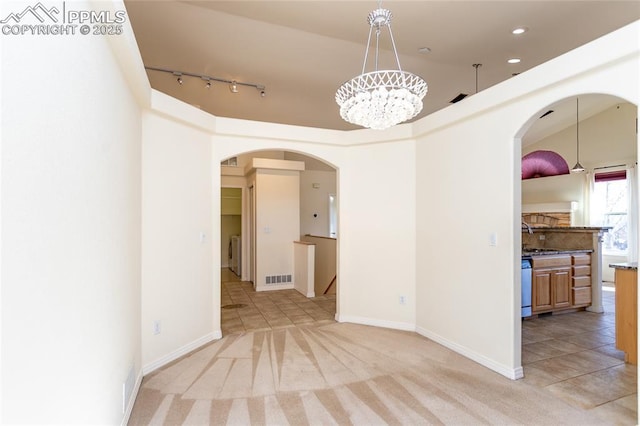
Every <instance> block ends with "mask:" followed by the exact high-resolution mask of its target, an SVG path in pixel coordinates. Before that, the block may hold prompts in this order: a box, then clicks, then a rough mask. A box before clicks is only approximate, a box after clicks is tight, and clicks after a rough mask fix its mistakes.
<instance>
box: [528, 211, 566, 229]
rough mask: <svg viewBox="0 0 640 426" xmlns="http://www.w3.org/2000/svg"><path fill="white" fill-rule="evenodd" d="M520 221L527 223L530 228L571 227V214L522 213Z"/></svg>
mask: <svg viewBox="0 0 640 426" xmlns="http://www.w3.org/2000/svg"><path fill="white" fill-rule="evenodd" d="M522 221H523V222H525V223H528V224H529V226H531V227H532V228H549V227H556V226H571V213H569V212H560V213H547V212H545V213H523V214H522Z"/></svg>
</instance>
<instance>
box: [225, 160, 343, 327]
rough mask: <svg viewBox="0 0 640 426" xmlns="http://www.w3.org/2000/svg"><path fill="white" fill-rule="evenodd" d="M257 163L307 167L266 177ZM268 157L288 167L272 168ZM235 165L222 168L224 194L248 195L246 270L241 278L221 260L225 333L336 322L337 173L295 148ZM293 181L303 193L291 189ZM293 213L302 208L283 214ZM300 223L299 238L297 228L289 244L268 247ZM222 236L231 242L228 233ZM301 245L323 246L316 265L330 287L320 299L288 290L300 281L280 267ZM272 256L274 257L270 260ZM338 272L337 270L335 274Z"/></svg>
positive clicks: (244, 229)
mask: <svg viewBox="0 0 640 426" xmlns="http://www.w3.org/2000/svg"><path fill="white" fill-rule="evenodd" d="M254 159H259V160H258V162H257V163H255V164H262V165H264V164H272V163H273V164H279V165H282V164H285V163H288V162H291V163H297V164H296V167H299V165H300V164H302V166H303V167H302V170H299V171H295V172H289V171H285V172H278V170H274V171H269V170H266V171H265V172H264V175H265V176H266V178H262V176H263V175H262V174H261V173H262V172H261V169H255V168H252V166H251V165H252V164H254V161H253V160H254ZM268 160H284V162H282V161H276V162H272V163H270V162H269V161H268ZM232 163H233V165H230V164H229V162H228V161H226V160H225V161H224V162H223V163H222V165H221V188H222V189H221V193H222V192H223V191H224V190H225V188H227V187H230V186H234V187H237V188H238V189H241V190H242V191H243V195H242V201H243V204H242V215H241V218H242V219H241V223H242V234H241V235H242V236H241V240H242V244H243V248H242V257H241V259H242V260H241V263H242V266H241V270H242V273H241V274H240V275H239V276H235V275H234V274H232V273H230V271H228V270H226V269H225V267H224V264H223V263H221V265H222V266H223V268H222V271H221V289H220V290H221V306H220V310H221V328H222V332H223V335H225V334H230V333H236V332H245V331H249V330H261V329H268V328H280V327H291V326H298V325H301V324H305V325H309V324H315V323H322V322H326V321H330V322H333V321H334V318H335V316H336V299H337V292H338V289H337V287H338V283H337V281H338V277H337V267H336V265H337V238H338V218H339V204H338V196H337V194H338V191H337V170H336V169H335V168H334V167H332V166H331V165H329V164H327V163H325V162H324V161H321V160H319V159H316V158H313V157H310V156H308V155H305V154H301V153H294V152H288V151H255V152H248V153H243V154H239V155H237V156H236V157H235V160H234V161H233V162H232ZM285 166H286V164H285ZM274 167H275V166H274ZM278 167H280V166H278ZM267 169H268V167H267ZM292 182H294V185H295V190H293V189H291V188H292V187H291V185H292ZM282 191H288V192H287V194H288V195H286V194H285V195H284V196H285V197H286V199H282V198H278V197H282V196H283V195H282ZM265 197H266V198H265ZM272 197H274V198H272ZM294 198H295V199H296V200H298V201H296V204H295V206H293V205H292V204H291V199H294ZM290 208H293V209H295V211H296V213H295V215H294V216H291V211H290V210H283V209H290ZM285 216H286V217H289V218H290V219H289V220H288V221H286V224H284V225H281V224H279V222H278V220H280V219H274V217H275V218H278V217H285ZM298 221H299V223H298ZM294 222H295V223H296V224H295V225H294V226H295V231H294V233H293V234H291V232H290V231H289V233H288V234H287V236H286V237H285V238H284V239H285V241H284V243H283V244H281V245H279V246H278V245H274V244H270V245H269V244H267V243H272V240H273V238H272V237H273V236H274V234H277V233H278V232H280V231H281V230H282V226H285V227H290V225H291V224H292V223H294ZM332 233H333V234H332ZM221 237H223V238H224V235H223V233H221ZM278 237H280V236H278ZM313 239H321V244H319V243H317V242H316V241H310V240H313ZM294 241H306V243H308V244H315V245H316V246H321V247H320V249H316V255H315V256H316V261H315V262H314V263H315V266H316V272H319V274H318V273H316V275H315V277H314V278H318V277H319V278H318V279H316V282H321V281H326V283H323V284H322V285H319V286H318V287H316V288H319V287H321V288H320V290H316V291H315V293H314V294H313V297H306V295H303V294H302V293H300V292H299V291H297V290H295V289H294V286H293V283H291V285H290V286H288V283H290V282H291V281H293V280H291V279H290V278H288V277H291V278H294V274H293V270H292V269H287V268H286V267H285V268H282V271H280V270H276V269H277V266H274V265H282V264H285V265H286V264H287V262H290V261H292V259H291V257H292V256H293V243H294ZM326 245H329V246H331V245H332V246H333V251H329V252H324V251H323V250H325V246H326ZM265 250H266V251H265ZM289 250H291V252H289ZM327 253H328V254H327ZM290 256H291V257H290ZM265 258H268V259H270V260H269V261H268V262H265V261H264V259H265ZM272 258H273V259H272ZM261 259H262V260H261ZM265 263H266V264H267V265H268V267H269V268H272V270H273V271H274V272H275V275H271V274H273V272H271V270H267V268H266V267H265V266H264V265H265ZM261 265H262V266H261ZM261 268H262V269H261ZM331 268H333V269H332V270H331V271H329V270H328V269H331ZM325 269H327V270H326V271H325ZM265 270H267V276H266V277H265V276H264V275H265V272H264V271H265ZM261 271H262V272H261ZM274 278H275V279H274ZM265 284H266V285H265ZM272 284H275V285H272ZM270 285H272V286H270ZM327 290H328V291H327Z"/></svg>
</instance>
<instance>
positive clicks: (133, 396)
mask: <svg viewBox="0 0 640 426" xmlns="http://www.w3.org/2000/svg"><path fill="white" fill-rule="evenodd" d="M142 377H143V374H142V370H140V372H139V373H138V377H136V384H135V385H134V386H133V390H132V391H131V396H130V397H129V402H128V403H127V410H126V411H125V412H124V417H123V418H122V423H120V425H121V426H127V424H128V423H129V418H130V417H131V412H132V411H133V405H134V404H135V402H136V398H137V397H138V392H139V391H140V385H141V384H142Z"/></svg>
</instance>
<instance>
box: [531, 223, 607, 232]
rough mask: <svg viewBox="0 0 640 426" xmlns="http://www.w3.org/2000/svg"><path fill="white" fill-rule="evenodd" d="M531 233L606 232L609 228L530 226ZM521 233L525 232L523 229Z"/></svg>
mask: <svg viewBox="0 0 640 426" xmlns="http://www.w3.org/2000/svg"><path fill="white" fill-rule="evenodd" d="M531 229H532V230H533V232H535V231H608V230H609V229H611V226H535V224H534V225H531ZM522 232H527V229H526V228H523V230H522Z"/></svg>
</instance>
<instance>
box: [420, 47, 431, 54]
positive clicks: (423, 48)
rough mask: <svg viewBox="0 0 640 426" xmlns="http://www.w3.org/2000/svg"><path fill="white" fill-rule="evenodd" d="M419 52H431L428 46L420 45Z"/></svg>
mask: <svg viewBox="0 0 640 426" xmlns="http://www.w3.org/2000/svg"><path fill="white" fill-rule="evenodd" d="M418 52H419V53H425V54H426V53H431V49H430V48H428V47H421V48H420V49H418Z"/></svg>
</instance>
